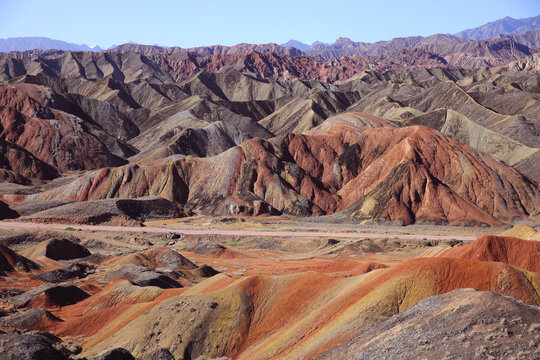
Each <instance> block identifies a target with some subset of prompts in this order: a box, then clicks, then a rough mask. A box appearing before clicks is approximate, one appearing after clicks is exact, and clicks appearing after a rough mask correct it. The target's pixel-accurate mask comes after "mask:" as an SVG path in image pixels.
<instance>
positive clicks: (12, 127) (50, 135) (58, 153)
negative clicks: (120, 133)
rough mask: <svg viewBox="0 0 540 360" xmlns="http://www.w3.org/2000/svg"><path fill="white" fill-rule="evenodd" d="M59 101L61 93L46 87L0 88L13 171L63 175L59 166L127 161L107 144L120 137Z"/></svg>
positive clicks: (0, 134)
mask: <svg viewBox="0 0 540 360" xmlns="http://www.w3.org/2000/svg"><path fill="white" fill-rule="evenodd" d="M55 100H57V98H56V97H55V93H54V92H52V91H51V90H50V89H48V88H45V87H41V86H36V85H30V84H16V85H8V86H0V124H1V128H0V130H1V131H0V144H3V146H4V148H5V150H6V152H5V153H4V154H3V156H4V157H5V158H6V160H5V161H6V162H7V163H8V164H9V167H7V169H8V170H11V171H14V172H15V173H16V174H20V175H22V176H27V177H35V178H41V179H50V178H52V177H54V176H56V175H57V173H56V169H59V170H63V171H65V170H85V169H96V168H100V167H103V166H111V165H113V166H114V165H120V164H123V163H125V161H123V160H122V159H120V158H119V157H118V156H116V155H114V154H112V153H111V152H110V151H109V150H108V148H107V146H106V145H105V144H104V143H103V141H106V142H109V143H114V142H117V140H116V139H114V138H112V137H111V136H110V135H107V134H106V133H104V132H103V131H101V130H100V129H99V128H96V127H95V126H92V124H90V123H87V122H85V121H83V120H82V119H80V118H78V117H76V116H74V115H72V114H69V113H66V112H64V111H61V110H57V109H55V108H54V106H55ZM100 138H101V139H100ZM21 162H22V163H24V166H22V164H21ZM44 163H46V164H44ZM47 164H48V165H47Z"/></svg>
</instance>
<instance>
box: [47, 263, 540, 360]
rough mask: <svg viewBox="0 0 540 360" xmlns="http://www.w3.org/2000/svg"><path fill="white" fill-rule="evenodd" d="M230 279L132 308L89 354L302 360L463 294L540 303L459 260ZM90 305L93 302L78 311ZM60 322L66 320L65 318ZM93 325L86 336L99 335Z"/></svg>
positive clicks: (503, 271) (524, 285) (502, 272)
mask: <svg viewBox="0 0 540 360" xmlns="http://www.w3.org/2000/svg"><path fill="white" fill-rule="evenodd" d="M225 280H226V278H223V277H218V278H216V279H214V278H212V279H211V280H209V281H211V282H212V283H213V284H214V285H210V286H211V288H212V287H213V289H214V291H211V292H207V291H208V287H207V286H208V285H206V284H205V282H202V283H200V284H199V285H197V286H195V287H193V288H190V289H189V290H184V292H182V294H181V295H178V291H181V290H175V289H172V290H166V291H162V293H161V294H162V295H160V296H159V297H158V298H155V297H154V296H151V297H150V298H149V300H146V301H145V302H144V303H141V305H133V306H131V307H129V310H126V311H125V312H124V313H122V314H121V315H119V316H118V317H117V318H116V319H115V320H112V321H111V322H110V324H108V325H106V326H103V327H101V328H100V329H99V330H97V331H96V332H94V333H93V334H92V335H91V337H90V338H89V340H88V342H87V347H86V349H87V350H86V351H87V353H88V354H93V353H99V352H101V351H103V350H105V349H107V348H110V347H111V346H113V344H114V346H122V347H125V348H127V349H128V350H130V351H131V352H132V353H133V354H134V355H135V356H141V355H143V354H145V353H146V352H147V351H148V350H149V349H150V348H153V347H155V346H157V345H159V347H165V348H168V349H170V351H171V353H173V355H175V356H176V357H178V356H183V357H192V358H195V357H197V356H199V355H205V356H211V357H218V356H222V355H226V356H231V357H234V358H239V359H242V358H246V359H267V358H284V359H285V358H287V359H301V358H309V357H312V356H316V355H317V354H320V353H321V352H322V351H324V350H328V349H330V348H331V347H333V346H334V345H336V344H338V343H341V342H343V341H347V340H349V339H350V338H352V337H353V336H355V335H356V334H360V333H361V332H362V331H365V330H367V329H369V328H370V327H371V326H373V325H375V324H378V323H380V322H381V321H382V320H384V319H387V318H389V317H390V316H392V315H395V314H397V313H399V312H402V311H405V310H407V309H408V308H409V307H411V306H412V305H414V304H415V303H417V302H418V301H420V300H422V299H425V298H427V297H429V296H432V295H436V294H441V293H446V292H448V291H451V290H452V289H456V288H464V287H471V288H476V289H479V290H489V291H497V292H499V293H501V294H505V295H509V296H513V297H516V298H517V299H520V300H522V301H525V302H526V303H529V304H532V305H538V304H540V297H539V294H538V290H537V289H538V288H539V287H538V285H539V283H538V281H539V279H538V278H537V275H536V274H534V273H530V272H523V271H522V270H518V269H516V268H513V267H511V266H509V265H506V264H502V263H492V262H480V263H479V262H474V261H470V260H458V259H444V258H433V259H418V260H413V261H409V262H406V263H403V264H401V265H398V266H395V267H392V268H388V269H381V270H377V271H374V272H371V273H369V274H368V275H365V276H359V277H352V278H347V279H341V280H339V279H335V278H332V277H327V276H324V275H320V274H317V273H309V272H308V273H302V274H296V275H288V276H277V277H264V276H254V277H248V278H245V279H239V280H235V281H233V282H230V281H225ZM219 283H221V284H222V285H219ZM531 284H533V287H531ZM534 284H536V285H534ZM216 286H217V288H216ZM220 287H223V288H222V289H219V288H220ZM535 289H536V290H535ZM107 291H111V290H107ZM167 292H169V295H170V296H169V295H166V294H167ZM174 293H176V294H177V295H172V294H174ZM105 294H106V292H104V293H103V295H100V296H105ZM107 296H108V295H107ZM152 299H156V300H152ZM160 299H161V301H160ZM94 301H95V300H94ZM90 303H93V302H92V298H89V299H87V300H85V301H84V302H81V303H79V304H77V305H74V306H76V307H78V308H83V307H85V306H87V305H85V304H90ZM88 306H91V305H88ZM92 306H93V305H92ZM191 309H194V310H191ZM65 311H66V312H69V311H70V309H69V308H66V310H65ZM57 315H58V316H60V317H62V312H60V313H58V314H57ZM79 321H80V320H79V319H77V320H74V322H70V321H67V322H66V323H65V325H63V326H64V329H66V330H67V329H68V328H70V329H72V330H73V329H74V328H71V327H72V326H79V327H80V326H81V325H82V324H81V325H76V324H77V323H78V322H79ZM86 321H91V320H90V319H87V320H86ZM93 323H95V322H92V324H93ZM92 324H88V323H87V325H86V327H84V329H86V328H88V329H90V328H94V326H95V325H92ZM82 329H83V328H82V327H81V330H82ZM66 330H64V331H66ZM85 331H86V330H85ZM156 344H157V345H156Z"/></svg>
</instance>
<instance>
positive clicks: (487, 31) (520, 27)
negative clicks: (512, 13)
mask: <svg viewBox="0 0 540 360" xmlns="http://www.w3.org/2000/svg"><path fill="white" fill-rule="evenodd" d="M538 29H540V15H538V16H534V17H530V18H526V19H514V18H511V17H508V16H507V17H505V18H503V19H499V20H496V21H492V22H489V23H487V24H484V25H482V26H479V27H476V28H474V29H468V30H463V31H461V32H458V33H457V34H455V36H457V37H460V38H466V39H471V40H487V39H491V38H493V37H495V36H497V35H499V34H521V33H524V32H526V31H531V30H538Z"/></svg>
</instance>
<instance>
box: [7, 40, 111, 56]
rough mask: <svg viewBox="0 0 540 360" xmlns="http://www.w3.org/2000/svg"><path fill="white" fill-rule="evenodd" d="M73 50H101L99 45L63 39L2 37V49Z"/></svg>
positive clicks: (8, 50)
mask: <svg viewBox="0 0 540 360" xmlns="http://www.w3.org/2000/svg"><path fill="white" fill-rule="evenodd" d="M35 49H39V50H48V49H57V50H72V51H101V50H102V49H101V48H100V47H99V46H95V47H93V48H92V47H90V46H88V45H86V44H82V45H79V44H72V43H68V42H65V41H61V40H55V39H49V38H46V37H37V36H36V37H15V38H7V39H0V51H1V52H10V51H27V50H35Z"/></svg>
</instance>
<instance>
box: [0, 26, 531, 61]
mask: <svg viewBox="0 0 540 360" xmlns="http://www.w3.org/2000/svg"><path fill="white" fill-rule="evenodd" d="M538 29H540V15H539V16H535V17H530V18H525V19H514V18H511V17H505V18H503V19H499V20H496V21H493V22H490V23H487V24H485V25H482V26H479V27H476V28H473V29H468V30H464V31H461V32H459V33H457V34H455V35H454V36H451V35H448V34H446V35H443V34H438V35H434V37H427V38H422V37H419V36H417V37H408V38H395V39H392V40H389V41H379V42H376V43H371V44H370V43H364V42H354V41H352V40H350V39H347V38H339V39H337V40H336V41H335V42H334V43H332V44H327V43H324V42H320V41H315V42H313V43H312V44H311V45H310V44H305V43H302V42H300V41H297V40H289V41H288V42H286V43H283V44H281V45H279V46H280V47H282V48H287V49H288V50H282V49H279V48H278V45H277V44H267V45H254V44H239V45H236V46H233V47H229V46H222V45H213V46H204V47H198V48H188V49H182V48H180V47H171V48H167V47H160V46H157V45H139V44H136V43H133V42H129V43H127V44H124V45H121V46H114V45H113V47H112V48H114V49H116V50H117V51H136V52H140V53H143V54H145V55H149V54H152V53H158V52H159V53H162V52H164V53H169V54H172V53H178V52H189V53H196V54H197V55H198V56H207V55H218V54H234V53H239V52H245V51H247V50H255V51H260V52H262V51H272V52H274V53H277V54H287V55H293V56H295V55H300V54H302V52H305V54H307V55H311V56H321V57H322V58H324V59H329V58H331V57H336V56H352V55H358V56H367V55H378V54H382V53H384V52H385V51H388V50H396V49H402V48H406V47H411V46H418V45H426V44H433V43H438V44H441V43H459V42H460V40H458V39H469V40H488V39H491V38H494V37H497V36H500V35H519V34H522V33H525V32H528V31H534V30H538ZM514 40H515V41H516V42H519V43H522V44H525V45H527V46H529V47H532V48H535V49H536V48H540V44H539V42H538V40H536V41H534V42H529V43H524V42H522V41H518V40H516V39H515V38H514ZM128 44H129V45H128ZM535 46H536V47H535ZM343 47H349V48H352V49H354V50H353V51H351V50H350V49H349V51H347V52H339V51H336V50H337V49H341V48H343ZM290 48H294V49H296V50H292V49H290ZM53 49H54V50H71V51H101V50H102V49H101V48H100V47H99V46H94V47H89V46H87V45H85V44H83V45H78V44H72V43H67V42H64V41H61V40H54V39H49V38H45V37H18V38H7V39H0V52H10V51H27V50H53ZM330 54H332V55H330Z"/></svg>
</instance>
